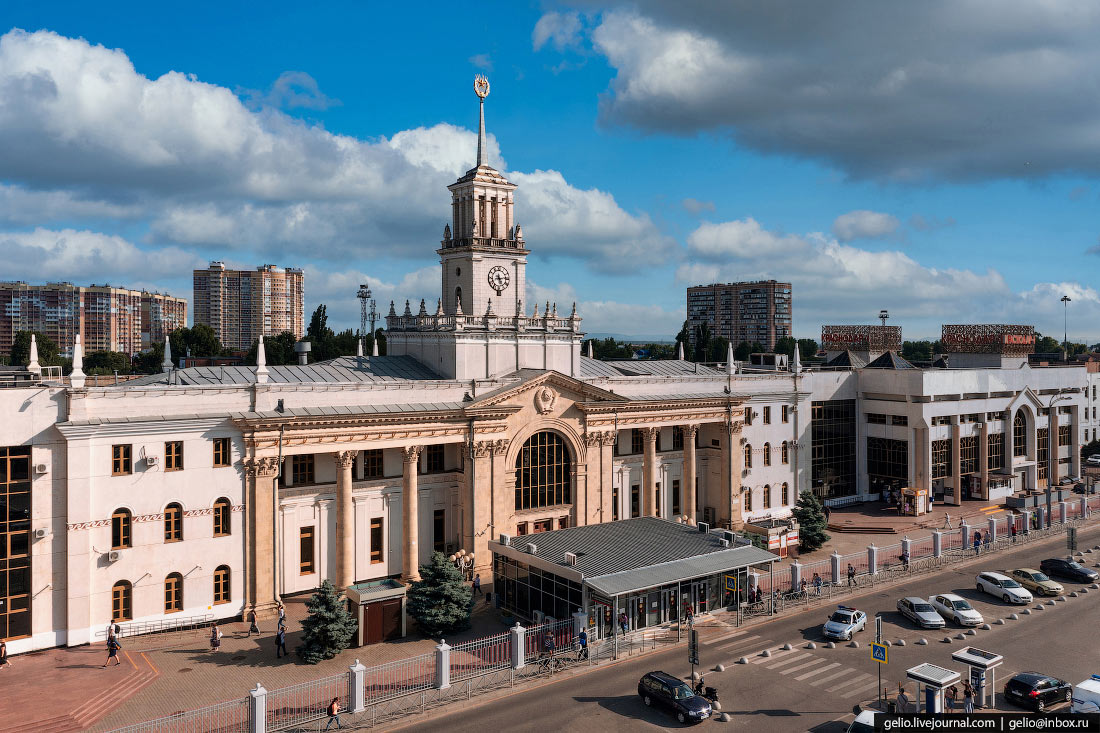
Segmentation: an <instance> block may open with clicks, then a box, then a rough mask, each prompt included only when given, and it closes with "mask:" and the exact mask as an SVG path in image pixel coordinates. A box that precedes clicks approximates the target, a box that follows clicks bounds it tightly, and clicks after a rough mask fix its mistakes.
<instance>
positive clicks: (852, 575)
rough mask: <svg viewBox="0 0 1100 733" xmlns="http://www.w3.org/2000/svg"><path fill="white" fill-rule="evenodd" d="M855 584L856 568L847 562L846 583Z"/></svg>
mask: <svg viewBox="0 0 1100 733" xmlns="http://www.w3.org/2000/svg"><path fill="white" fill-rule="evenodd" d="M855 584H856V569H855V568H853V567H852V563H848V585H849V586H853V585H855Z"/></svg>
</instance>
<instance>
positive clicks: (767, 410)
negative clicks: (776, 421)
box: [764, 405, 772, 425]
mask: <svg viewBox="0 0 1100 733" xmlns="http://www.w3.org/2000/svg"><path fill="white" fill-rule="evenodd" d="M764 424H765V425H771V424H772V408H771V405H765V406H764Z"/></svg>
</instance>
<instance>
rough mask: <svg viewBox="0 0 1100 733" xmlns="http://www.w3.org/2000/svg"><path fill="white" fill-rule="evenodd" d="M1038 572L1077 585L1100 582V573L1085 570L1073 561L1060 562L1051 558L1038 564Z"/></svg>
mask: <svg viewBox="0 0 1100 733" xmlns="http://www.w3.org/2000/svg"><path fill="white" fill-rule="evenodd" d="M1039 570H1040V571H1041V572H1044V573H1046V574H1047V575H1056V576H1058V577H1059V578H1065V579H1067V580H1073V581H1076V582H1078V583H1095V582H1096V581H1097V580H1100V573H1097V572H1096V571H1095V570H1090V569H1089V568H1086V567H1085V566H1084V565H1082V564H1081V563H1079V562H1075V561H1073V560H1061V559H1059V558H1056V557H1052V558H1050V559H1049V560H1043V561H1042V562H1041V563H1039Z"/></svg>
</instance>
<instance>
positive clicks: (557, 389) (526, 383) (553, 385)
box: [470, 371, 627, 409]
mask: <svg viewBox="0 0 1100 733" xmlns="http://www.w3.org/2000/svg"><path fill="white" fill-rule="evenodd" d="M544 388H545V389H549V390H550V391H551V392H552V393H553V395H554V397H553V399H551V400H549V402H550V403H552V402H553V400H554V399H557V397H559V396H560V397H562V398H564V399H567V400H569V401H570V402H620V403H621V402H626V401H627V400H626V399H625V398H624V397H623V396H622V395H617V394H615V393H614V392H609V391H607V390H605V389H600V388H599V387H594V386H592V385H591V384H588V383H587V382H582V381H580V380H579V379H574V378H573V377H570V376H568V375H566V374H562V373H561V372H555V371H545V372H540V373H538V374H537V375H534V376H532V377H530V378H527V379H523V380H522V381H520V382H519V383H518V384H514V385H510V386H508V387H502V388H500V389H498V390H494V391H492V392H490V393H488V394H486V395H483V396H481V397H479V398H478V399H476V400H474V401H473V402H472V403H471V404H470V407H471V408H475V409H476V408H481V407H493V406H497V405H502V404H509V403H516V402H517V401H519V400H525V399H527V396H528V395H532V394H535V393H536V391H538V390H543V389H544ZM535 397H536V404H538V395H537V394H535ZM546 401H547V400H543V402H544V403H545V402H546ZM549 406H550V405H549V404H547V409H549Z"/></svg>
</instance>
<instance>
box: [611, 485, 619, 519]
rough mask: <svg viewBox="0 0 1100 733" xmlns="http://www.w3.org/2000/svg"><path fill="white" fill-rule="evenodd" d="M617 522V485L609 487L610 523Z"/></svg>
mask: <svg viewBox="0 0 1100 733" xmlns="http://www.w3.org/2000/svg"><path fill="white" fill-rule="evenodd" d="M618 520H619V487H618V486H617V485H612V486H611V521H613V522H617V521H618Z"/></svg>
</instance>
